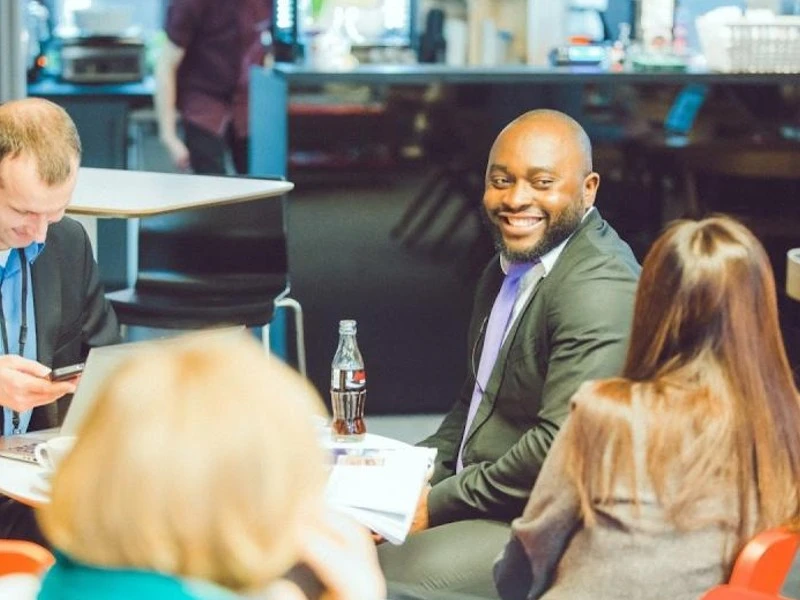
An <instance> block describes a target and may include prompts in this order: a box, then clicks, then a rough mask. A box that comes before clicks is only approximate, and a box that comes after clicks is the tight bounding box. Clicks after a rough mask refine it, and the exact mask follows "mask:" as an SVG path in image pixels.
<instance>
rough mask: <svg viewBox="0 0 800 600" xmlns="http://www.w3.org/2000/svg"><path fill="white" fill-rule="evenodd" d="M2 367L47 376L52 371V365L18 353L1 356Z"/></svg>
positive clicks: (0, 363)
mask: <svg viewBox="0 0 800 600" xmlns="http://www.w3.org/2000/svg"><path fill="white" fill-rule="evenodd" d="M0 367H5V368H7V369H13V370H14V371H20V372H21V373H27V374H28V375H32V376H33V377H46V376H47V375H48V374H49V373H50V367H46V366H44V365H43V364H42V363H40V362H36V361H35V360H31V359H29V358H25V357H23V356H18V355H17V354H6V355H5V356H2V357H0Z"/></svg>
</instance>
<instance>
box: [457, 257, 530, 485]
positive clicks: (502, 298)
mask: <svg viewBox="0 0 800 600" xmlns="http://www.w3.org/2000/svg"><path fill="white" fill-rule="evenodd" d="M540 264H541V263H538V262H537V263H529V262H526V263H512V264H511V265H509V267H508V272H507V273H506V277H505V279H504V280H503V285H502V286H500V291H499V292H498V293H497V297H496V298H495V300H494V305H493V306H492V312H491V313H490V314H489V321H488V323H487V325H486V336H485V337H484V340H483V350H482V351H481V361H480V363H479V364H478V373H477V375H476V376H475V387H474V388H473V390H472V399H471V400H470V403H469V412H468V413H467V422H466V424H465V426H464V433H463V435H462V437H461V447H460V448H459V449H458V459H457V461H456V473H457V472H459V471H461V469H463V468H464V463H463V462H462V460H461V459H462V456H461V455H462V454H463V452H464V442H465V441H466V439H467V433H469V429H470V427H471V426H472V421H473V420H474V419H475V415H476V414H477V412H478V406H480V403H481V398H482V397H483V392H484V390H485V389H486V384H487V383H488V382H489V377H490V376H491V374H492V370H493V369H494V363H495V362H496V361H497V355H498V354H499V352H500V347H501V346H502V345H503V340H504V339H505V334H506V329H507V328H508V323H509V321H510V320H511V312H512V310H513V308H514V302H515V301H516V299H517V293H518V292H519V285H520V281H521V280H522V278H523V276H524V275H525V273H527V272H528V271H529V270H530V269H531V268H532V267H533V266H534V265H540ZM539 270H542V269H539Z"/></svg>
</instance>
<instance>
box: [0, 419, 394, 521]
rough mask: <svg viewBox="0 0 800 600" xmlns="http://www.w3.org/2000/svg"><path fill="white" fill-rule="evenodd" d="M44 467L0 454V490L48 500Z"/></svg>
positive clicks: (327, 442) (371, 442)
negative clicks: (0, 455)
mask: <svg viewBox="0 0 800 600" xmlns="http://www.w3.org/2000/svg"><path fill="white" fill-rule="evenodd" d="M50 431H54V430H47V431H46V432H34V433H31V434H29V435H30V436H31V437H42V438H45V437H47V436H48V434H50V435H53V434H54V433H50ZM320 438H321V439H320V441H321V442H322V444H323V446H325V447H326V448H336V447H350V448H352V447H367V448H394V447H398V446H406V445H407V444H404V443H403V442H400V441H397V440H394V439H392V438H388V437H384V436H381V435H375V434H371V433H368V434H367V435H366V436H365V437H364V439H363V440H362V441H360V442H355V443H354V442H349V443H348V442H344V443H342V442H333V441H331V439H330V430H329V429H327V428H325V429H323V430H321V431H320ZM44 474H45V470H44V469H43V468H42V467H40V466H39V465H37V464H33V463H29V462H24V461H21V460H14V459H12V458H3V457H0V494H3V495H5V496H8V497H9V498H14V499H15V500H18V501H20V502H22V503H23V504H27V505H28V506H38V505H40V504H45V503H47V502H48V501H49V493H48V492H49V490H48V482H47V479H46V478H45V477H44Z"/></svg>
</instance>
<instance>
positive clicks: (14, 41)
mask: <svg viewBox="0 0 800 600" xmlns="http://www.w3.org/2000/svg"><path fill="white" fill-rule="evenodd" d="M23 14H24V6H23V3H22V0H2V1H0V102H5V101H7V100H14V99H15V98H23V97H24V96H25V54H26V47H25V46H24V44H23V41H24V39H25V36H24V35H23Z"/></svg>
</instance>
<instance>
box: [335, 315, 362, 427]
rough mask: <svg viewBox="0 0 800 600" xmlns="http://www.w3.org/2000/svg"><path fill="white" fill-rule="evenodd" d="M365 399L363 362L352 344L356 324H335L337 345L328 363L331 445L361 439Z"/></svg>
mask: <svg viewBox="0 0 800 600" xmlns="http://www.w3.org/2000/svg"><path fill="white" fill-rule="evenodd" d="M366 398H367V377H366V373H365V371H364V359H363V357H362V356H361V351H360V350H359V349H358V342H357V341H356V322H355V321H353V320H343V321H339V345H338V347H337V348H336V354H334V356H333V362H332V363H331V410H332V412H333V423H332V424H331V432H332V435H333V439H334V441H340V442H350V441H358V440H361V439H363V437H364V434H365V433H366V432H367V426H366V425H365V423H364V402H365V400H366Z"/></svg>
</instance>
